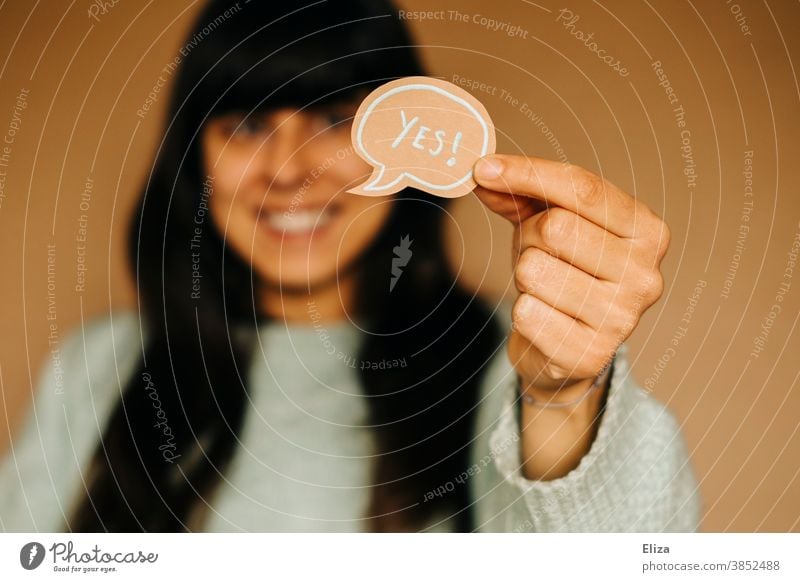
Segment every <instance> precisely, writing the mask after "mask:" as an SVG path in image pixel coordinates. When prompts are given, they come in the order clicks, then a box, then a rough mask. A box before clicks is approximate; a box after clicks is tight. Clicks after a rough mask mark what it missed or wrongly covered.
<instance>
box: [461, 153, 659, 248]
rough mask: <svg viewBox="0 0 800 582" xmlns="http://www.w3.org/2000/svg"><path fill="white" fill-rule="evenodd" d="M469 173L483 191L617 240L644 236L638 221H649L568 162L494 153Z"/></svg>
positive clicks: (636, 206)
mask: <svg viewBox="0 0 800 582" xmlns="http://www.w3.org/2000/svg"><path fill="white" fill-rule="evenodd" d="M473 174H474V176H475V181H476V182H477V183H478V184H480V185H481V186H483V187H484V188H488V189H490V190H494V191H496V192H504V193H507V194H512V193H513V194H515V195H524V196H530V197H531V198H536V199H538V200H542V201H544V202H546V203H547V204H548V205H549V206H560V207H562V208H566V209H567V210H571V211H573V212H575V213H576V214H578V215H580V216H583V217H584V218H586V219H587V220H590V221H591V222H593V223H595V224H597V225H598V226H601V227H603V228H605V229H606V230H608V231H610V232H612V233H614V234H616V235H617V236H620V237H622V238H637V234H641V233H642V232H646V229H642V228H641V226H642V223H643V222H644V223H647V222H649V221H650V220H651V219H653V218H655V215H654V214H653V213H652V212H650V210H649V209H648V208H647V207H646V206H645V205H643V204H640V203H638V202H637V201H636V200H635V199H634V198H632V197H631V196H630V195H628V194H627V193H626V192H623V191H622V190H620V189H619V188H617V187H616V186H614V185H613V184H612V183H611V182H609V181H608V180H604V179H603V178H601V177H600V176H597V175H596V174H593V173H592V172H590V171H588V170H585V169H583V168H581V167H580V166H575V165H572V164H565V163H562V162H556V161H553V160H546V159H543V158H535V157H528V156H513V155H504V154H494V155H490V156H485V157H483V158H481V159H480V160H478V162H477V163H476V165H475V171H474V172H473Z"/></svg>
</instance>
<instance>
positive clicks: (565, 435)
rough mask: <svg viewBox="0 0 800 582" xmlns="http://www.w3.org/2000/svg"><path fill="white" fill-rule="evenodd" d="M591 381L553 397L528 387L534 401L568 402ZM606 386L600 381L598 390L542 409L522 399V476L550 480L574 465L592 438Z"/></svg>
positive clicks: (571, 387) (597, 422)
mask: <svg viewBox="0 0 800 582" xmlns="http://www.w3.org/2000/svg"><path fill="white" fill-rule="evenodd" d="M591 384H592V380H591V379H589V380H585V381H582V382H578V383H576V384H574V385H572V386H569V387H566V388H563V389H562V390H560V391H559V392H558V393H557V394H556V395H555V396H552V393H551V392H547V391H543V390H542V391H537V390H536V389H535V388H529V389H528V390H530V393H531V395H532V396H533V397H534V398H535V399H537V400H538V401H546V402H553V403H556V402H569V401H572V400H575V399H576V398H579V397H580V396H581V394H584V393H585V392H586V391H587V390H589V388H590V387H591ZM607 389H608V388H607V386H606V382H604V383H603V385H602V386H601V387H600V389H599V390H594V391H592V393H591V394H589V395H588V396H587V397H586V398H584V399H583V400H581V401H580V402H579V403H577V404H575V405H574V406H570V407H567V408H542V407H539V406H536V405H534V404H530V403H527V402H525V401H524V400H523V402H522V404H521V406H522V411H521V419H520V421H521V422H520V432H521V448H520V454H521V459H520V461H521V462H522V473H523V475H524V476H525V478H526V479H531V480H534V479H535V480H541V481H551V480H553V479H558V478H560V477H563V476H564V475H566V474H567V473H569V472H570V471H571V470H573V469H574V468H575V467H577V466H578V463H580V460H581V459H582V458H583V457H584V455H586V453H588V452H589V449H590V447H591V445H592V442H593V441H594V438H595V435H596V432H597V425H598V424H599V421H600V411H601V406H602V403H603V400H604V396H605V392H606V390H607Z"/></svg>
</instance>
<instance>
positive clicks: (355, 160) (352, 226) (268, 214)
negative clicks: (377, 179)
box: [202, 103, 392, 291]
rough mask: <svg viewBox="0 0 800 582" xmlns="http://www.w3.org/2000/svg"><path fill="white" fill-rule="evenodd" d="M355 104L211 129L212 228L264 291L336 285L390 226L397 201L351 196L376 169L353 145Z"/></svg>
mask: <svg viewBox="0 0 800 582" xmlns="http://www.w3.org/2000/svg"><path fill="white" fill-rule="evenodd" d="M356 107H357V103H348V104H343V105H342V104H340V105H336V106H329V107H327V108H326V109H324V110H315V111H310V110H304V111H298V110H292V109H279V110H275V111H272V112H268V113H258V114H252V115H250V116H245V115H243V114H229V115H225V116H221V117H217V118H214V119H212V120H210V121H209V122H208V123H206V124H205V126H204V128H203V133H202V150H203V158H204V163H205V169H206V172H207V173H208V176H209V177H210V178H212V180H213V194H212V196H211V198H210V200H209V208H210V211H211V218H212V221H213V222H214V224H215V226H216V228H217V229H218V230H219V232H220V233H221V234H222V235H223V236H224V237H225V241H226V244H228V245H229V247H230V248H232V249H233V250H234V251H235V252H236V253H237V254H238V255H239V256H240V257H242V258H243V259H244V260H246V261H248V262H249V263H251V264H252V265H253V268H254V272H255V273H256V274H257V275H258V276H259V277H260V279H261V280H262V282H264V283H266V284H267V285H274V286H280V287H281V288H282V289H283V290H285V291H286V290H292V289H296V290H300V289H303V290H307V289H309V288H314V287H317V286H321V285H325V284H327V283H331V282H335V281H336V278H337V276H338V275H339V274H340V273H342V272H343V271H345V270H346V269H347V267H348V266H349V265H351V264H352V263H353V261H355V260H356V259H357V258H358V256H359V254H360V253H361V252H362V251H363V250H364V249H365V248H366V247H367V246H368V245H369V244H370V242H371V241H372V240H373V239H374V238H375V236H376V234H377V233H378V232H379V231H380V229H381V227H382V225H383V224H384V222H385V221H386V219H387V217H388V215H389V212H390V209H391V200H392V197H378V198H371V197H365V196H359V195H355V194H348V193H347V192H345V190H346V189H348V188H350V187H352V186H355V185H358V184H359V183H361V182H362V181H364V180H365V179H366V178H367V177H368V176H369V174H370V172H371V167H370V166H369V165H368V164H367V163H366V162H364V161H363V160H362V159H361V158H359V157H358V156H357V155H356V154H355V153H354V152H353V148H352V146H351V143H350V127H351V125H352V124H351V120H352V117H353V115H354V114H355V109H356Z"/></svg>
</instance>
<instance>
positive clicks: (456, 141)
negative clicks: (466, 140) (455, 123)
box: [447, 131, 461, 168]
mask: <svg viewBox="0 0 800 582" xmlns="http://www.w3.org/2000/svg"><path fill="white" fill-rule="evenodd" d="M460 143H461V132H460V131H459V132H458V133H456V138H455V139H454V140H453V147H452V152H453V157H452V158H450V159H449V160H447V165H448V166H449V167H451V168H452V167H453V166H455V165H456V158H455V155H456V150H457V149H458V144H460Z"/></svg>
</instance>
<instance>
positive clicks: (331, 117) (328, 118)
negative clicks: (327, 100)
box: [313, 110, 352, 132]
mask: <svg viewBox="0 0 800 582" xmlns="http://www.w3.org/2000/svg"><path fill="white" fill-rule="evenodd" d="M351 118H352V115H349V114H348V113H346V112H343V111H336V110H324V111H316V112H315V113H314V119H313V123H314V129H315V131H317V132H322V131H326V130H329V131H339V130H341V129H345V128H347V127H349V124H348V123H347V122H348V121H350V119H351Z"/></svg>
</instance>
